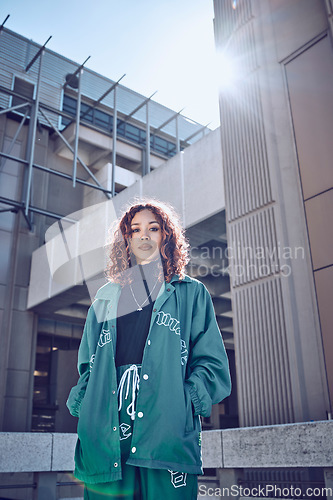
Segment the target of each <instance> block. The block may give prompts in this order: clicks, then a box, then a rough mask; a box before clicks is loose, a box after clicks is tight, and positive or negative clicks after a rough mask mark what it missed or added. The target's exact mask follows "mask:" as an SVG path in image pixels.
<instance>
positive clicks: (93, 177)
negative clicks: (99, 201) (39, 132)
mask: <svg viewBox="0 0 333 500" xmlns="http://www.w3.org/2000/svg"><path fill="white" fill-rule="evenodd" d="M40 112H41V114H42V115H43V116H44V118H45V120H46V121H47V122H48V123H49V125H50V126H51V127H52V128H53V130H54V131H55V132H56V134H57V135H58V136H59V137H60V138H61V140H62V141H63V142H64V144H66V146H67V147H68V149H69V150H70V151H71V152H72V153H74V149H73V148H72V146H71V145H70V144H69V142H68V141H67V139H65V137H64V136H63V135H62V133H61V132H60V131H59V130H58V129H57V128H56V127H55V126H54V125H53V123H52V122H51V121H50V120H49V118H48V117H47V116H46V114H45V113H43V111H42V110H41V109H40ZM77 159H78V161H79V162H80V163H81V165H82V167H83V168H84V169H85V171H86V172H87V173H88V174H89V175H90V177H91V178H92V179H94V181H95V182H96V184H97V185H98V186H99V187H101V188H102V190H103V191H104V192H105V195H106V196H107V198H110V195H109V194H108V193H107V192H106V191H105V190H104V189H103V186H102V185H101V183H100V182H99V181H98V179H97V178H96V177H95V176H94V174H93V173H92V172H91V170H90V169H89V167H87V165H86V164H85V163H84V162H83V161H82V160H81V158H80V157H79V156H78V157H77Z"/></svg>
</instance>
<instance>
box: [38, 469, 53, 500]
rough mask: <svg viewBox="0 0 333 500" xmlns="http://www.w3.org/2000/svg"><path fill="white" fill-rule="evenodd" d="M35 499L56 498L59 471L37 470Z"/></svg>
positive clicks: (51, 499) (47, 499)
mask: <svg viewBox="0 0 333 500" xmlns="http://www.w3.org/2000/svg"><path fill="white" fill-rule="evenodd" d="M34 479H35V483H36V490H35V493H34V500H56V498H57V491H56V490H57V472H36V473H35V474H34Z"/></svg>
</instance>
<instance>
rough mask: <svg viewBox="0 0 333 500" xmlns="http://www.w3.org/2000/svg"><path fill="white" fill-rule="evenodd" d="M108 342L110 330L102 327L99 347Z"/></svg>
mask: <svg viewBox="0 0 333 500" xmlns="http://www.w3.org/2000/svg"><path fill="white" fill-rule="evenodd" d="M109 342H111V334H110V330H104V328H103V330H102V333H101V334H100V336H99V341H98V345H99V347H104V346H105V345H106V344H108V343H109Z"/></svg>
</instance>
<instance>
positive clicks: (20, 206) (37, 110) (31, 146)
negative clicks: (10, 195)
mask: <svg viewBox="0 0 333 500" xmlns="http://www.w3.org/2000/svg"><path fill="white" fill-rule="evenodd" d="M8 18H9V15H8V16H7V17H6V19H5V20H4V22H3V23H2V25H1V26H0V35H1V32H2V30H3V27H4V24H5V22H6V21H7V19H8ZM51 38H52V37H51V36H50V37H49V38H48V39H47V40H46V42H45V43H44V45H43V46H41V47H40V48H39V50H38V51H37V52H36V54H35V55H34V56H33V58H32V59H31V61H30V62H29V63H28V64H27V66H26V67H25V72H26V73H27V72H28V71H29V70H30V69H31V67H32V66H33V65H34V64H35V63H36V61H38V62H39V67H38V77H37V82H36V84H35V85H36V92H35V98H34V99H29V98H26V97H25V96H21V95H20V94H18V93H17V92H14V91H12V90H10V89H7V88H5V87H2V86H0V92H2V93H6V94H8V95H11V96H16V97H20V98H21V99H22V98H24V101H25V102H23V103H21V104H18V105H16V106H11V107H9V108H6V109H2V110H0V115H2V114H5V113H10V112H12V111H18V110H19V109H21V108H24V107H27V110H26V111H25V114H24V116H23V117H22V120H21V121H20V123H19V125H18V128H17V131H16V133H15V135H14V137H13V139H12V140H11V142H10V144H9V147H8V149H7V152H6V153H5V152H0V170H1V168H3V167H4V164H5V162H6V160H8V159H9V160H13V161H17V162H19V163H21V164H23V165H24V166H27V167H28V168H27V169H25V171H24V183H23V195H22V200H21V202H17V201H16V200H9V199H7V198H4V197H1V198H0V203H4V204H6V205H10V206H12V207H13V208H12V209H10V208H8V209H3V210H0V213H1V212H6V211H13V212H18V211H22V212H23V215H24V217H25V220H26V222H27V225H28V227H29V229H30V230H31V229H32V227H33V220H32V215H33V214H35V213H39V214H42V215H47V216H49V217H53V218H56V219H65V220H68V221H69V220H70V219H68V218H66V217H64V216H63V215H60V214H57V213H53V212H49V211H47V210H43V209H40V208H38V207H34V206H32V205H31V190H32V186H33V170H34V168H37V169H39V170H43V171H45V172H48V173H50V174H52V175H57V176H60V177H62V178H64V179H68V180H71V181H72V185H73V187H74V188H75V186H76V184H77V183H78V184H82V185H85V186H89V187H92V188H94V189H97V190H100V191H102V192H103V193H104V194H105V196H106V197H107V198H108V199H110V198H111V197H114V196H115V195H116V192H115V169H116V155H117V128H118V126H119V125H120V124H122V123H124V122H125V123H126V122H128V121H129V120H130V119H131V118H132V117H133V116H134V115H135V114H136V113H137V112H138V111H139V110H140V109H141V108H142V107H143V106H146V120H145V121H146V124H145V125H146V144H145V148H144V150H143V153H144V154H143V161H142V175H143V176H144V175H147V174H148V173H149V172H150V140H151V137H154V136H156V135H157V133H158V132H159V131H161V130H162V129H163V128H164V127H166V125H168V124H169V123H170V122H171V121H173V120H175V128H176V152H177V153H178V152H179V151H180V139H179V130H178V125H179V123H178V119H179V116H180V114H181V112H182V111H183V109H182V110H181V111H179V112H177V113H174V114H173V115H172V116H171V117H170V118H168V119H167V120H166V121H164V122H163V123H162V124H161V125H160V126H159V127H157V128H154V129H153V130H151V125H150V110H149V104H150V101H151V99H152V97H153V96H154V95H155V94H156V92H154V93H153V94H152V95H151V96H150V97H148V98H146V99H144V100H143V102H142V103H141V104H139V105H138V106H137V107H136V108H135V109H134V110H133V111H131V112H130V113H129V114H128V115H126V116H125V117H124V118H122V119H121V121H120V122H119V125H118V123H117V122H118V120H117V116H118V109H117V88H118V85H119V84H120V81H121V80H122V79H123V78H124V77H125V76H126V75H125V74H124V75H122V76H121V77H120V78H119V80H117V81H116V82H114V83H113V84H112V86H111V87H109V88H108V89H107V90H106V92H104V94H103V95H102V96H101V97H100V98H99V99H97V100H96V101H94V103H93V105H92V108H96V107H97V106H98V105H99V104H100V103H101V102H102V101H103V99H105V97H106V96H108V95H109V94H110V93H111V92H112V91H113V92H114V94H113V130H112V163H111V171H109V172H108V186H107V189H105V188H103V186H102V185H101V184H100V183H99V181H98V179H97V178H96V177H95V175H94V174H93V172H92V171H91V170H90V169H89V167H88V166H87V165H86V164H85V163H84V162H83V161H82V159H81V158H80V157H79V154H78V147H79V132H80V123H81V120H82V119H83V118H84V117H85V116H86V114H88V113H89V112H90V110H87V111H85V112H84V113H81V83H82V82H81V80H82V74H83V71H84V65H85V64H86V62H87V61H88V60H89V59H90V56H89V57H87V59H86V60H85V61H84V62H83V63H82V64H81V65H80V66H79V67H78V68H77V69H76V71H75V72H74V73H73V74H72V78H74V77H76V76H77V75H78V88H77V106H76V117H75V136H74V147H72V146H71V145H70V144H69V142H68V141H67V139H66V138H65V137H64V135H63V134H62V133H61V131H60V130H58V128H56V127H55V126H54V124H53V123H52V122H51V120H50V118H49V117H48V116H47V114H46V112H50V113H53V114H57V115H58V116H64V117H67V118H70V120H71V121H70V123H73V121H74V120H73V118H72V116H70V115H69V114H68V113H65V112H63V111H61V110H57V109H54V108H52V107H50V106H48V105H44V104H43V103H40V89H41V81H42V67H43V56H44V53H45V48H46V45H47V43H48V42H49V41H50V39H51ZM70 84H71V79H69V80H68V81H65V82H64V84H63V89H65V88H66V87H67V86H68V85H70ZM29 114H30V117H29V130H28V138H27V153H26V159H22V158H17V157H15V156H13V155H11V151H12V149H13V147H14V144H15V142H16V140H17V138H18V136H19V134H20V132H21V130H22V127H23V125H24V124H25V123H26V120H27V118H28V116H29ZM39 114H40V115H41V116H42V117H43V118H44V120H45V121H46V122H47V124H48V125H49V126H50V128H51V129H52V130H53V131H54V132H55V133H56V134H57V135H58V136H59V137H60V138H61V140H62V141H63V142H64V144H65V145H66V147H67V148H68V149H69V150H70V151H71V152H72V153H73V170H72V175H68V174H64V173H62V172H58V171H56V170H53V169H51V168H48V167H45V166H41V165H38V164H36V163H35V162H34V156H35V142H36V131H37V127H38V126H39V122H38V115H39ZM206 128H207V125H206V126H204V127H202V128H200V129H199V130H197V131H196V132H195V133H193V134H192V135H191V136H189V137H188V138H187V139H185V140H184V141H182V142H183V143H184V144H186V143H188V141H189V140H191V139H192V138H193V137H194V136H196V135H197V134H199V133H200V132H203V134H204V133H205V129H206ZM78 162H79V163H80V164H81V166H82V167H83V168H84V170H85V171H86V172H87V173H88V175H89V176H90V177H91V179H92V180H93V181H94V183H91V182H87V181H83V180H81V179H78V178H77V163H78ZM71 222H75V221H71Z"/></svg>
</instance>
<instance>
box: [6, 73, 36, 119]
mask: <svg viewBox="0 0 333 500" xmlns="http://www.w3.org/2000/svg"><path fill="white" fill-rule="evenodd" d="M34 88H35V86H34V85H33V84H32V83H30V82H26V81H25V80H22V79H21V78H17V77H15V78H14V88H13V90H14V92H16V93H17V94H19V95H21V96H22V98H21V97H16V96H13V97H12V106H17V105H19V104H23V103H24V102H27V100H26V99H24V97H27V98H28V99H32V98H33V96H34ZM27 109H28V106H24V107H23V108H20V109H19V110H18V112H19V113H23V114H24V113H25V112H26V111H27Z"/></svg>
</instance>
